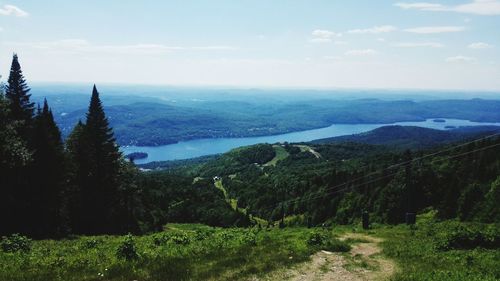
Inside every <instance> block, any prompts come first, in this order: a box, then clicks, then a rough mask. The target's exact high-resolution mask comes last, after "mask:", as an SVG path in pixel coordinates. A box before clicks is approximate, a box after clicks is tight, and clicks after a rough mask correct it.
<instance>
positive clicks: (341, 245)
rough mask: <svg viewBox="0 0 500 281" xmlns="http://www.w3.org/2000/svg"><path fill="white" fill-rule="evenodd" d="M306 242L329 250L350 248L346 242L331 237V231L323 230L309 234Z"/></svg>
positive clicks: (344, 250) (348, 249)
mask: <svg viewBox="0 0 500 281" xmlns="http://www.w3.org/2000/svg"><path fill="white" fill-rule="evenodd" d="M307 244H308V245H310V246H316V247H318V248H321V249H323V250H327V251H331V252H349V251H350V250H351V246H350V245H349V244H348V243H346V242H345V241H341V240H339V239H337V238H335V237H333V235H332V233H331V232H328V231H325V230H323V231H315V232H312V233H311V234H309V237H308V238H307Z"/></svg>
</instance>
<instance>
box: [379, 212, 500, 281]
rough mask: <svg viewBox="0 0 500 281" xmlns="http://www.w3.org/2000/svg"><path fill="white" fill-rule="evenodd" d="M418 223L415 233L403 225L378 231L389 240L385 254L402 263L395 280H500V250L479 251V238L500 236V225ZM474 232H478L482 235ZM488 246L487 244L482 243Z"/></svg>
mask: <svg viewBox="0 0 500 281" xmlns="http://www.w3.org/2000/svg"><path fill="white" fill-rule="evenodd" d="M417 221H419V222H418V223H417V225H416V227H415V228H413V229H410V228H409V227H408V226H403V225H401V226H397V227H391V228H385V229H379V230H377V231H378V232H379V233H378V234H379V235H382V236H383V237H384V238H385V241H384V242H383V244H382V246H383V253H384V254H385V255H386V256H387V257H389V258H391V259H394V260H395V261H396V262H397V263H398V268H399V270H398V271H397V273H396V275H395V276H393V278H392V279H391V280H398V281H399V280H404V281H407V280H412V281H423V280H425V281H427V280H442V281H459V280H498V279H499V278H500V268H499V267H498V260H499V259H500V248H498V246H496V247H493V248H491V247H489V249H485V248H482V247H476V246H478V245H477V244H476V243H477V242H479V240H476V239H477V235H478V234H479V233H482V234H479V235H485V236H488V235H490V234H488V235H486V233H498V230H499V226H498V225H483V224H477V223H467V224H466V223H460V222H457V221H446V222H436V221H435V220H425V221H424V220H422V219H420V217H419V218H418V219H417ZM472 229H477V230H478V232H476V231H472ZM488 239H491V238H488ZM471 242H472V243H471ZM484 242H485V240H483V242H481V243H484ZM488 243H489V242H488ZM483 245H484V244H483ZM442 246H445V247H444V248H446V250H444V249H443V247H442ZM470 248H471V249H470Z"/></svg>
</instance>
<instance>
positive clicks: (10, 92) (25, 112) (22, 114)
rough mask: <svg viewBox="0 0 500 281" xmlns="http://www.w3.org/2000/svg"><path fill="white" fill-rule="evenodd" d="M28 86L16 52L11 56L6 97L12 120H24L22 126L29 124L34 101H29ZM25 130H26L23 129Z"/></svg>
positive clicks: (31, 118)
mask: <svg viewBox="0 0 500 281" xmlns="http://www.w3.org/2000/svg"><path fill="white" fill-rule="evenodd" d="M29 91H30V88H29V87H28V84H27V83H26V79H25V78H24V75H23V71H22V70H21V65H20V64H19V59H18V57H17V54H14V56H13V57H12V64H11V67H10V74H9V80H8V81H7V88H6V97H7V99H9V101H10V111H11V112H10V114H11V115H12V117H13V119H14V120H20V121H24V127H28V126H30V125H31V121H32V120H33V113H34V109H35V107H34V103H33V102H31V101H30V96H31V95H30V94H29ZM24 132H26V131H24Z"/></svg>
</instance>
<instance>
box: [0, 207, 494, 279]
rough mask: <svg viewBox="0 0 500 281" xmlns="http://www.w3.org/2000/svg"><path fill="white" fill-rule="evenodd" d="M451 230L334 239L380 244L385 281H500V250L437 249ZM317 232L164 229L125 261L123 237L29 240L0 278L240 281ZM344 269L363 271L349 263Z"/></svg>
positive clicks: (301, 255)
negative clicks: (370, 239)
mask: <svg viewBox="0 0 500 281" xmlns="http://www.w3.org/2000/svg"><path fill="white" fill-rule="evenodd" d="M450 224H455V225H456V224H458V223H457V222H450V221H448V222H441V223H437V222H434V221H430V220H427V221H426V220H425V218H422V217H420V218H419V223H418V224H417V225H416V227H415V228H410V227H408V226H406V225H400V226H394V227H390V226H376V227H375V228H374V229H372V230H369V231H362V230H361V229H360V228H359V227H358V226H343V227H337V228H334V229H333V233H334V235H338V236H345V235H346V234H347V233H352V232H361V233H365V234H368V235H370V236H379V237H382V238H384V239H385V241H384V242H382V244H381V246H382V247H383V253H382V254H383V255H385V256H386V257H387V258H389V259H392V260H393V261H395V262H396V263H397V268H398V270H397V273H396V275H394V276H393V277H392V278H391V280H404V281H406V280H415V281H420V280H445V281H458V280H500V267H498V261H499V260H500V249H498V248H497V249H481V248H476V249H472V250H448V251H444V250H439V249H438V248H436V243H437V241H438V237H441V236H442V234H443V233H447V232H450V231H451V230H450V229H449V225H450ZM489 227H495V226H493V225H490V226H489ZM496 227H498V226H496ZM318 231H319V232H321V231H326V233H327V232H329V231H328V230H320V229H308V228H300V227H290V228H284V229H278V228H270V229H258V228H247V229H244V228H237V229H221V228H211V227H207V226H204V225H196V224H169V225H167V226H166V228H165V230H164V231H163V232H160V233H155V234H151V235H145V236H140V237H134V241H135V245H136V249H137V253H138V254H139V258H138V259H137V260H131V261H126V260H123V259H120V258H118V257H117V255H116V251H117V249H118V247H119V246H120V244H122V241H123V240H124V237H123V236H94V237H77V238H74V239H71V240H70V239H67V240H60V241H54V240H42V241H35V242H34V245H33V247H32V250H31V251H30V252H28V253H19V252H18V253H5V252H1V251H0V280H1V281H21V280H23V281H24V280H26V281H27V280H30V281H33V280H35V281H36V280H40V281H42V280H43V281H47V280H61V281H62V280H64V281H71V280H124V281H125V280H145V281H148V280H246V279H248V278H251V277H252V276H266V275H267V273H269V272H273V271H275V270H278V271H279V270H283V269H284V268H287V267H291V266H293V265H296V264H298V263H300V262H304V261H308V260H309V258H310V256H311V255H312V254H313V253H315V252H317V251H319V250H320V249H322V248H321V247H318V246H311V245H309V244H308V243H307V240H308V238H309V237H310V234H311V233H313V232H318ZM324 233H325V232H324ZM351 240H352V239H351ZM357 242H359V241H356V240H352V241H349V243H350V244H352V243H357ZM348 265H349V266H361V267H363V265H362V264H361V265H360V264H357V263H355V262H354V263H352V264H348Z"/></svg>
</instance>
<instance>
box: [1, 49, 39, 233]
mask: <svg viewBox="0 0 500 281" xmlns="http://www.w3.org/2000/svg"><path fill="white" fill-rule="evenodd" d="M29 91H30V89H29V87H28V85H27V83H26V79H25V78H24V75H23V72H22V70H21V65H20V64H19V60H18V57H17V55H16V54H14V56H13V58H12V65H11V69H10V73H9V79H8V80H7V85H6V87H5V97H6V98H7V100H8V107H9V111H8V119H9V120H10V122H12V124H14V127H15V131H16V133H17V135H18V136H19V138H20V139H21V140H22V142H23V143H25V144H26V147H27V148H28V149H29V151H30V152H32V150H33V138H32V136H33V130H32V128H33V127H32V125H33V112H34V103H32V102H31V101H30V96H31V95H30V94H29ZM31 164H32V162H31V163H27V165H21V166H16V167H13V168H12V169H11V170H10V171H9V175H8V177H7V178H8V181H9V183H8V185H7V186H8V188H9V189H10V190H11V192H10V194H9V195H10V196H11V197H10V198H11V200H12V201H11V202H12V209H11V210H10V212H9V213H10V214H12V215H11V217H12V218H11V221H12V222H13V224H12V225H13V228H12V231H15V232H19V233H26V234H31V230H32V227H31V225H30V224H29V223H26V222H29V221H30V218H31V216H32V214H31V213H30V211H31V209H30V207H31V203H32V202H31V200H30V199H31V198H32V197H31V191H32V190H31V189H32V186H33V182H34V181H35V178H34V177H33V176H32V175H33V173H32V165H31Z"/></svg>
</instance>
